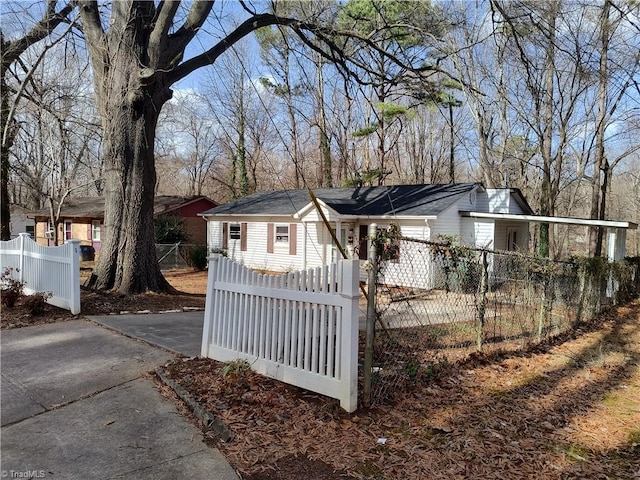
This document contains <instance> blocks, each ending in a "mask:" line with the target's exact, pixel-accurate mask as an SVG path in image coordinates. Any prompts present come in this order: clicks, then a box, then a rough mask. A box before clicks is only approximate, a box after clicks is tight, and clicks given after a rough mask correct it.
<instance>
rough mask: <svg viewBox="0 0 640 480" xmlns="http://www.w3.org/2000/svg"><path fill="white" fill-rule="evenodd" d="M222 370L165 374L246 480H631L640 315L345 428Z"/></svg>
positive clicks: (185, 363)
mask: <svg viewBox="0 0 640 480" xmlns="http://www.w3.org/2000/svg"><path fill="white" fill-rule="evenodd" d="M222 367H223V366H222V365H221V364H219V363H217V362H214V361H210V360H206V359H187V360H178V361H175V362H173V363H171V364H169V365H167V367H166V371H167V373H168V375H169V376H170V377H171V378H173V379H174V380H176V381H177V382H178V383H179V384H180V385H182V386H183V387H184V388H185V389H187V390H188V391H189V392H190V393H191V394H192V396H194V397H195V398H196V399H197V400H198V401H199V402H200V403H201V405H203V406H204V407H205V408H206V409H207V410H209V411H210V412H212V413H214V414H215V415H216V416H218V417H219V418H220V419H221V420H222V422H224V424H225V425H226V426H227V427H228V428H229V429H230V430H231V431H232V432H233V434H234V438H233V440H231V441H229V442H226V443H225V442H221V441H219V440H218V438H217V437H216V434H215V433H214V432H213V431H211V430H209V431H206V436H207V437H208V438H209V439H210V440H211V441H212V442H214V443H216V444H217V445H218V446H219V448H220V449H221V450H222V452H223V453H224V455H225V456H226V457H227V459H228V460H229V461H230V462H231V464H232V465H233V466H234V467H235V468H236V470H237V471H238V472H239V473H240V474H241V475H242V477H243V478H244V479H250V480H258V479H293V480H295V479H305V480H325V479H330V478H343V477H354V478H367V479H400V478H402V479H424V478H430V479H457V478H460V479H468V478H474V479H483V478H486V479H500V478H505V479H513V478H532V479H569V478H576V479H578V478H581V479H582V478H593V479H596V478H597V479H606V478H612V479H613V478H615V479H631V478H640V302H634V303H631V304H629V305H626V306H623V307H618V308H616V309H613V310H611V311H610V312H608V313H607V314H606V315H603V316H602V317H601V318H600V319H598V320H597V321H594V322H592V323H591V324H589V325H585V326H584V327H583V328H581V329H580V330H579V331H578V332H574V334H573V336H572V338H565V339H564V341H557V342H555V344H553V345H548V346H545V347H539V348H538V349H537V351H535V352H529V353H526V354H519V355H517V356H515V355H514V356H509V357H502V358H495V357H494V358H475V359H473V360H470V361H469V362H467V363H466V364H459V365H446V366H444V367H443V368H442V369H441V370H440V371H439V372H438V373H437V375H436V376H435V377H433V378H430V379H423V380H422V382H420V383H419V384H416V385H414V386H413V387H412V388H410V389H407V391H403V392H398V395H397V396H396V399H397V401H396V402H395V403H394V404H393V405H378V406H375V407H373V408H370V409H368V410H362V409H361V410H359V411H357V412H356V413H355V414H347V413H345V412H344V411H342V410H341V409H340V408H339V407H338V406H337V403H336V402H335V401H333V400H330V399H327V398H325V397H322V396H320V395H316V394H313V393H309V392H305V391H303V390H300V389H297V388H295V387H290V386H287V385H284V384H281V383H279V382H276V381H274V380H271V379H267V378H264V377H260V376H258V375H255V374H253V373H252V372H248V371H243V370H241V371H237V372H226V373H227V374H226V375H222V372H221V369H222ZM161 388H162V389H163V390H164V391H165V392H166V393H167V395H170V394H171V393H170V392H169V391H168V389H167V388H166V387H161ZM183 410H184V411H185V413H186V408H184V409H183Z"/></svg>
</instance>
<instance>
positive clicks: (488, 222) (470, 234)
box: [460, 218, 495, 248]
mask: <svg viewBox="0 0 640 480" xmlns="http://www.w3.org/2000/svg"><path fill="white" fill-rule="evenodd" d="M461 223H462V225H461V229H460V243H461V244H462V245H466V246H468V247H478V248H494V242H495V238H494V231H495V222H494V220H492V219H478V218H463V219H462V222H461Z"/></svg>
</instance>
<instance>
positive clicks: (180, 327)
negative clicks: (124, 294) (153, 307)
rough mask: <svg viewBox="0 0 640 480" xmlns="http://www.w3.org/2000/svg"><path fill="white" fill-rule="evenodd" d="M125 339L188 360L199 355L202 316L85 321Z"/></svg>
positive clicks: (136, 316) (140, 316)
mask: <svg viewBox="0 0 640 480" xmlns="http://www.w3.org/2000/svg"><path fill="white" fill-rule="evenodd" d="M87 318H89V319H90V320H93V321H94V322H97V323H99V324H100V325H104V326H105V327H109V328H112V329H114V330H117V331H119V332H121V333H124V334H125V335H127V336H130V337H133V338H139V339H141V340H144V341H145V342H149V343H151V344H152V345H157V346H159V347H162V348H166V349H167V350H170V351H172V352H175V353H179V354H182V355H185V356H187V357H197V356H198V355H200V347H201V345H202V324H203V322H204V312H203V311H197V312H182V313H146V314H142V313H141V314H135V313H134V314H127V315H99V316H98V315H96V316H89V317H87Z"/></svg>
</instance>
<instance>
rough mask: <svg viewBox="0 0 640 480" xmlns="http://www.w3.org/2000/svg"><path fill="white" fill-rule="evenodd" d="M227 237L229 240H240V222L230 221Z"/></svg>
mask: <svg viewBox="0 0 640 480" xmlns="http://www.w3.org/2000/svg"><path fill="white" fill-rule="evenodd" d="M229 238H230V239H231V240H240V224H239V223H232V224H231V225H229Z"/></svg>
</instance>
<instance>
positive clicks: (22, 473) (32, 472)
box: [2, 470, 46, 478]
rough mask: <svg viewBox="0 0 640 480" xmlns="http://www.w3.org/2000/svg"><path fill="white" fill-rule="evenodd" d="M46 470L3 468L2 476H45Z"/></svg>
mask: <svg viewBox="0 0 640 480" xmlns="http://www.w3.org/2000/svg"><path fill="white" fill-rule="evenodd" d="M45 476H46V473H45V471H44V470H3V471H2V478H44V477H45Z"/></svg>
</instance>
